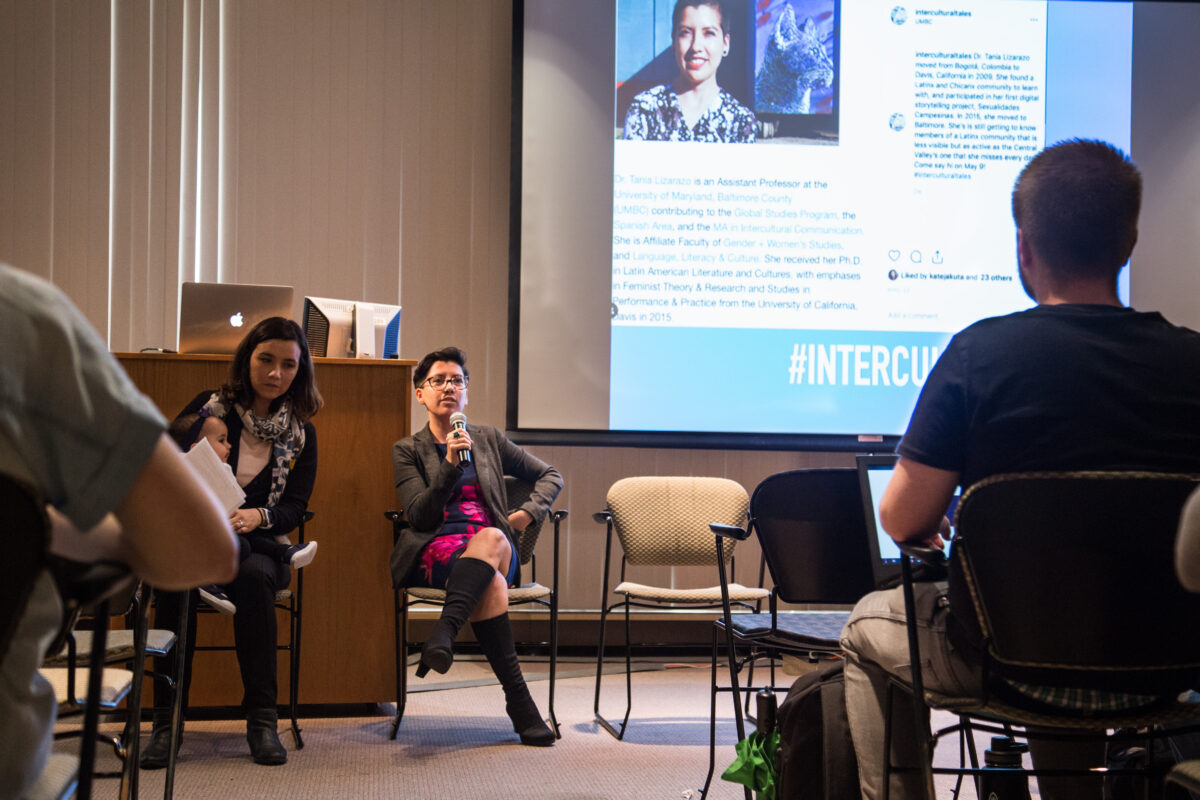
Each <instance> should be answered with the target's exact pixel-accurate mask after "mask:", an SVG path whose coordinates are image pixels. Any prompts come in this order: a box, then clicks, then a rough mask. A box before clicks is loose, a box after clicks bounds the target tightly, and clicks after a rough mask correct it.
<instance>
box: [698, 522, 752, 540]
mask: <svg viewBox="0 0 1200 800" xmlns="http://www.w3.org/2000/svg"><path fill="white" fill-rule="evenodd" d="M708 529H709V530H710V531H712V532H713V533H715V534H716V535H717V536H720V537H722V538H725V539H737V540H738V541H739V542H744V541H746V540H747V539H748V538H750V529H749V528H739V527H738V526H737V525H726V524H724V523H721V522H710V523H708Z"/></svg>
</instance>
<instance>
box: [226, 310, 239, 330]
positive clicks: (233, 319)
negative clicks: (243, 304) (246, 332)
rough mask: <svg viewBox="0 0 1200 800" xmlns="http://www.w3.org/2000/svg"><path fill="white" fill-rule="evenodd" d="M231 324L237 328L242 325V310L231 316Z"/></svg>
mask: <svg viewBox="0 0 1200 800" xmlns="http://www.w3.org/2000/svg"><path fill="white" fill-rule="evenodd" d="M229 324H230V325H232V326H233V327H235V328H240V327H242V312H240V311H239V312H237V313H236V314H234V315H233V316H231V317H230V318H229Z"/></svg>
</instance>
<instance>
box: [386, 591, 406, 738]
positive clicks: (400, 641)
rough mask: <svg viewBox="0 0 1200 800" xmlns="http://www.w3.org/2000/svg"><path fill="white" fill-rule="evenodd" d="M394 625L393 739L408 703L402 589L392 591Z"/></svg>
mask: <svg viewBox="0 0 1200 800" xmlns="http://www.w3.org/2000/svg"><path fill="white" fill-rule="evenodd" d="M393 603H394V604H395V609H394V610H395V617H394V621H395V625H396V718H395V719H393V720H392V732H391V735H390V736H389V738H391V739H395V738H396V734H397V732H399V730H400V720H402V719H404V707H405V706H406V705H407V704H408V598H407V597H404V596H403V592H402V591H396V592H393Z"/></svg>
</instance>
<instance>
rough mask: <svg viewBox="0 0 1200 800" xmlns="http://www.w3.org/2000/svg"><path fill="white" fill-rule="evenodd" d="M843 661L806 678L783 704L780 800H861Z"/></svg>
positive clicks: (778, 757) (778, 720) (780, 715)
mask: <svg viewBox="0 0 1200 800" xmlns="http://www.w3.org/2000/svg"><path fill="white" fill-rule="evenodd" d="M844 665H845V662H843V661H842V660H841V659H838V660H836V661H827V662H825V663H823V664H821V666H820V667H818V668H817V669H816V670H814V671H813V672H810V673H808V674H807V675H801V676H800V677H799V678H797V679H796V682H795V683H793V684H792V688H791V689H789V690H788V693H787V697H786V698H785V699H784V701H783V702H782V703H781V704H780V705H779V712H778V714H777V716H776V724H777V725H778V727H779V748H778V749H777V750H776V751H775V761H776V766H777V767H778V769H779V781H778V784H777V786H778V791H777V793H776V797H778V798H779V800H858V799H859V798H860V797H861V796H862V795H861V793H860V791H859V786H858V759H857V758H856V757H855V755H854V744H853V742H851V740H850V723H849V721H848V719H847V717H846V682H845V676H844V673H843V669H844Z"/></svg>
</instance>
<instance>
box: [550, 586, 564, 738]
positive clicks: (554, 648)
mask: <svg viewBox="0 0 1200 800" xmlns="http://www.w3.org/2000/svg"><path fill="white" fill-rule="evenodd" d="M557 672H558V590H557V589H556V590H555V591H554V593H553V594H551V595H550V727H551V728H553V729H554V738H555V739H561V738H562V731H560V730H559V727H558V717H557V716H556V715H555V713H554V679H555V676H556V674H557Z"/></svg>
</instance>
